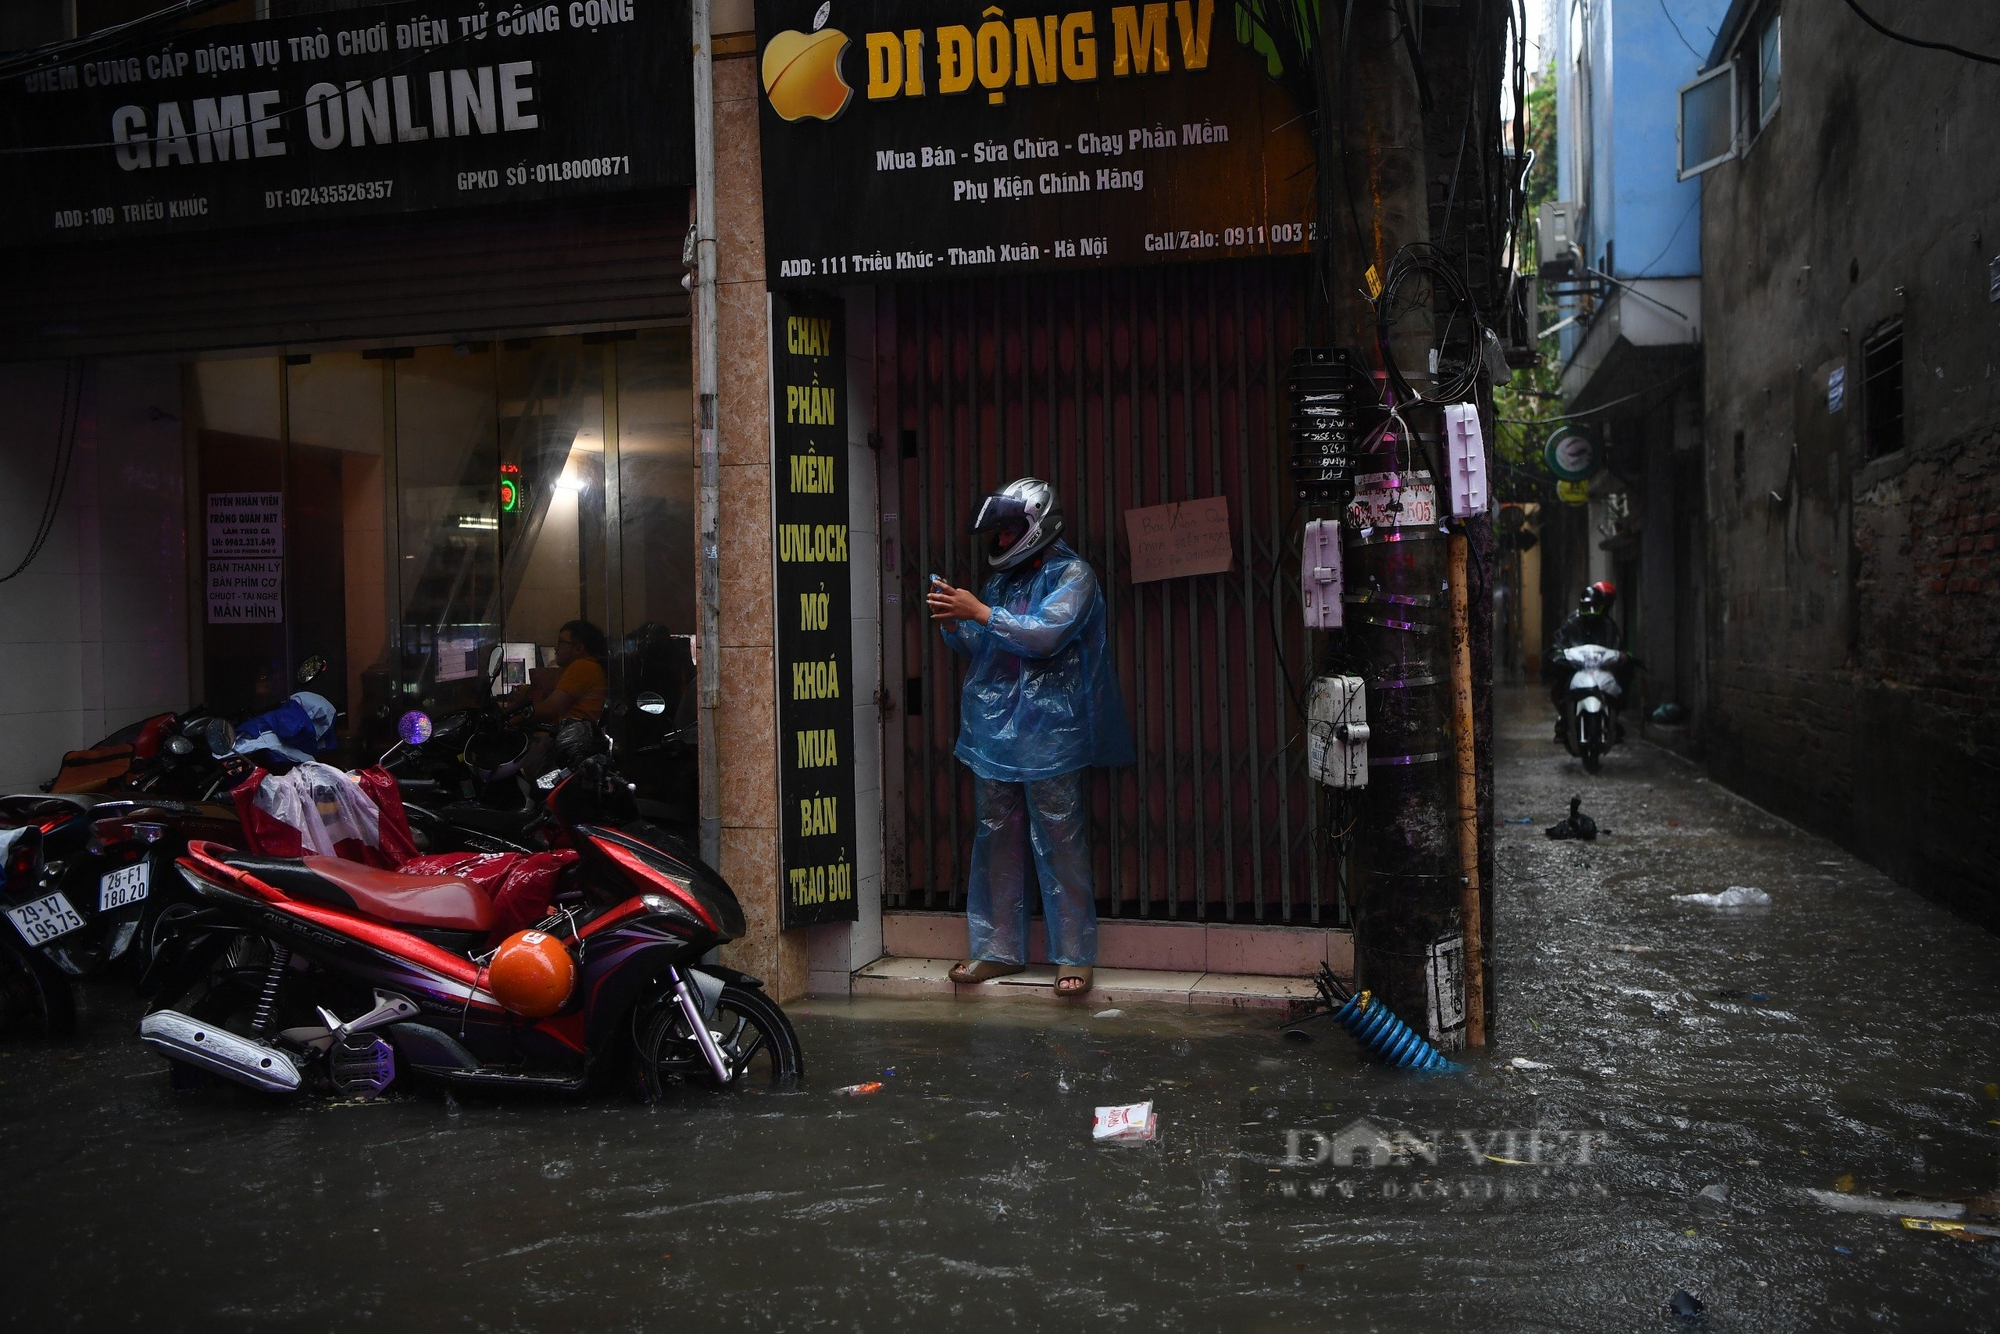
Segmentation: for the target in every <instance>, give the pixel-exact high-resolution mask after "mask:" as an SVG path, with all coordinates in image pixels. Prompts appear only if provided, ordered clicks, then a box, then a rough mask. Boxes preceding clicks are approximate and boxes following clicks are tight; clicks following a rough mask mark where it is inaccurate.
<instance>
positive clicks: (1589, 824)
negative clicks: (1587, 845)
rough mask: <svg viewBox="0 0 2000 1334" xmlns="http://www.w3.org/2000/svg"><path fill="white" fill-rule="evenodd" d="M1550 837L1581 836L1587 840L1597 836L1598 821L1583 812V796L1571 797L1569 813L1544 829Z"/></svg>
mask: <svg viewBox="0 0 2000 1334" xmlns="http://www.w3.org/2000/svg"><path fill="white" fill-rule="evenodd" d="M1542 832H1543V833H1545V834H1547V835H1548V836H1549V837H1550V838H1580V839H1584V840H1586V841H1588V840H1590V839H1594V838H1596V837H1597V821H1595V820H1593V819H1591V818H1590V817H1589V816H1588V815H1585V814H1584V813H1583V798H1582V797H1571V798H1570V799H1569V814H1568V815H1566V816H1564V817H1563V818H1562V819H1560V820H1558V821H1556V822H1555V823H1554V824H1552V825H1550V826H1549V827H1548V828H1547V829H1544V830H1543V831H1542Z"/></svg>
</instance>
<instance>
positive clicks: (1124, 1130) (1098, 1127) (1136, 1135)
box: [1090, 1102, 1160, 1144]
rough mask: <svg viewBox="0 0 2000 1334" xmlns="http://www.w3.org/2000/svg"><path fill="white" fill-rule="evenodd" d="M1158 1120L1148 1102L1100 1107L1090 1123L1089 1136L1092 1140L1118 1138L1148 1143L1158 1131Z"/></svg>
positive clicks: (1125, 1140)
mask: <svg viewBox="0 0 2000 1334" xmlns="http://www.w3.org/2000/svg"><path fill="white" fill-rule="evenodd" d="M1159 1126H1160V1121H1159V1118H1158V1117H1157V1116H1155V1115H1154V1114H1153V1104H1152V1103H1150V1102H1133V1103H1126V1104H1125V1105H1123V1106H1120V1107H1100V1108H1098V1109H1097V1116H1096V1118H1095V1119H1094V1120H1093V1121H1092V1122H1091V1124H1090V1137H1091V1138H1092V1139H1094V1140H1100V1139H1102V1140H1120V1141H1124V1142H1128V1143H1137V1144H1145V1143H1149V1142H1150V1141H1151V1140H1152V1138H1153V1136H1154V1135H1155V1134H1157V1133H1158V1131H1159Z"/></svg>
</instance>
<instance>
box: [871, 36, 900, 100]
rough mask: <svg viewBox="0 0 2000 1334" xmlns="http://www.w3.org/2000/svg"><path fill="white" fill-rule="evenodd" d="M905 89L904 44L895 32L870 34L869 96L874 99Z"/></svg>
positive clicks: (893, 94) (880, 98)
mask: <svg viewBox="0 0 2000 1334" xmlns="http://www.w3.org/2000/svg"><path fill="white" fill-rule="evenodd" d="M902 91H903V44H902V42H900V41H898V40H897V39H896V34H895V33H893V32H871V33H869V34H868V96H869V98H870V100H872V101H877V102H879V101H881V100H882V99H883V98H885V97H894V96H895V95H896V94H897V93H900V92H902Z"/></svg>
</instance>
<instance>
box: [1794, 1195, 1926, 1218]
mask: <svg viewBox="0 0 2000 1334" xmlns="http://www.w3.org/2000/svg"><path fill="white" fill-rule="evenodd" d="M1806 1194H1808V1195H1810V1196H1812V1197H1813V1198H1814V1199H1815V1200H1818V1201H1819V1202H1820V1203H1821V1204H1823V1205H1825V1206H1826V1207H1827V1208H1829V1209H1832V1210H1835V1211H1836V1212H1838V1213H1843V1214H1876V1215H1878V1216H1880V1217H1883V1218H1901V1217H1904V1216H1905V1215H1907V1216H1909V1217H1911V1218H1963V1217H1965V1206H1964V1205H1962V1204H1960V1203H1958V1202H1957V1201H1956V1200H1886V1199H1883V1198H1882V1197H1881V1196H1879V1195H1849V1194H1847V1193H1846V1192H1844V1191H1837V1190H1808V1191H1807V1192H1806Z"/></svg>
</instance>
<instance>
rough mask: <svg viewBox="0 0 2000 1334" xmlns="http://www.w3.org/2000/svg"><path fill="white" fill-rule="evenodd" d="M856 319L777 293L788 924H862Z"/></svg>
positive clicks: (781, 734)
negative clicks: (852, 553) (851, 484)
mask: <svg viewBox="0 0 2000 1334" xmlns="http://www.w3.org/2000/svg"><path fill="white" fill-rule="evenodd" d="M844 315H845V311H844V307H843V306H842V304H841V302H840V301H839V300H838V299H837V298H833V297H828V296H822V295H817V294H812V293H805V292H773V293H772V294H771V341H772V348H771V400H772V401H771V420H772V436H773V439H774V441H775V444H776V452H777V470H776V472H775V473H774V474H773V478H772V481H773V485H772V487H771V493H772V501H771V508H772V511H773V513H772V520H773V532H774V534H775V537H776V545H777V553H776V554H777V558H778V560H777V593H776V601H777V622H778V651H777V663H778V751H779V755H778V818H779V824H780V832H779V858H780V862H781V866H780V868H779V870H780V892H781V893H782V894H783V895H784V914H783V917H784V926H785V927H786V928H791V927H795V926H811V925H813V924H815V923H818V922H851V921H854V920H855V919H856V918H857V917H859V916H860V902H859V900H858V899H856V897H855V892H856V890H855V884H854V852H855V833H856V831H855V824H854V816H855V811H854V592H853V587H852V585H851V584H850V583H849V582H848V580H849V568H848V566H849V562H848V551H847V528H848V523H847V520H848V499H849V497H848V491H847V486H848V476H847V472H848V469H847V353H846V338H847V336H846V329H845V325H844Z"/></svg>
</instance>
